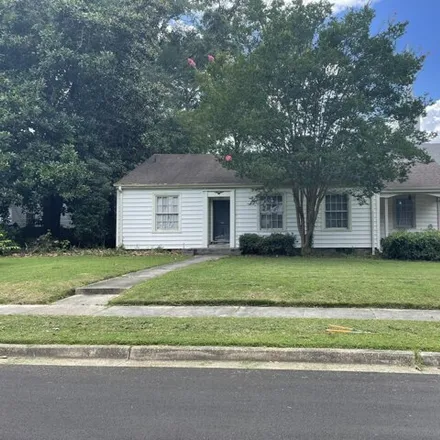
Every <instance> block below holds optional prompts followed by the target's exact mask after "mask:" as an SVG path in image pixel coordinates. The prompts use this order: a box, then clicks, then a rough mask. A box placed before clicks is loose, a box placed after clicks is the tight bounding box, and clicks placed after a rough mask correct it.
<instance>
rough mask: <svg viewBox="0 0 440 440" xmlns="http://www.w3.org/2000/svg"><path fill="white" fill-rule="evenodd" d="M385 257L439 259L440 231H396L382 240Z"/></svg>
mask: <svg viewBox="0 0 440 440" xmlns="http://www.w3.org/2000/svg"><path fill="white" fill-rule="evenodd" d="M382 252H383V256H384V257H385V258H390V259H396V260H427V261H440V231H436V230H429V231H423V232H396V233H394V234H391V235H390V236H389V237H387V238H385V239H383V240H382Z"/></svg>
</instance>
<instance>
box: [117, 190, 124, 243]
mask: <svg viewBox="0 0 440 440" xmlns="http://www.w3.org/2000/svg"><path fill="white" fill-rule="evenodd" d="M122 209H123V207H122V187H121V186H118V188H117V189H116V247H117V248H118V247H120V246H122V245H123V241H122Z"/></svg>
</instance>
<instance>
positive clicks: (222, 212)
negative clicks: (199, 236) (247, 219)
mask: <svg viewBox="0 0 440 440" xmlns="http://www.w3.org/2000/svg"><path fill="white" fill-rule="evenodd" d="M212 207H213V217H214V218H213V223H214V230H213V239H214V241H215V242H220V243H229V225H230V216H229V212H230V209H229V208H230V202H229V200H213V201H212Z"/></svg>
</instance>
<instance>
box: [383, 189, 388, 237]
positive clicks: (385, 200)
mask: <svg viewBox="0 0 440 440" xmlns="http://www.w3.org/2000/svg"><path fill="white" fill-rule="evenodd" d="M384 203H385V227H384V231H385V238H386V237H388V197H386V198H385V199H384Z"/></svg>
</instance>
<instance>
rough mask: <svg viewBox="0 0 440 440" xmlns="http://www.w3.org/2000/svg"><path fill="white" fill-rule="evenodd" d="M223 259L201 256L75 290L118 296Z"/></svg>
mask: <svg viewBox="0 0 440 440" xmlns="http://www.w3.org/2000/svg"><path fill="white" fill-rule="evenodd" d="M222 257H223V256H222V255H201V256H198V257H193V258H191V259H189V260H184V261H179V262H177V263H170V264H164V265H162V266H156V267H151V268H149V269H143V270H139V271H137V272H131V273H128V274H126V275H122V276H120V277H116V278H109V279H108V280H104V281H98V282H97V283H93V284H89V285H88V286H83V287H78V288H77V289H75V293H76V294H81V295H102V294H104V295H117V294H119V293H122V292H124V290H127V289H130V288H131V287H133V286H135V285H136V284H140V283H143V282H144V281H146V280H151V279H152V278H156V277H158V276H161V275H164V274H166V273H168V272H172V271H173V270H176V269H182V268H183V267H188V266H191V265H193V264H199V263H204V262H205V261H212V260H218V259H219V258H222ZM72 298H73V297H72ZM67 299H71V298H67ZM74 301H75V300H74Z"/></svg>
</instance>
